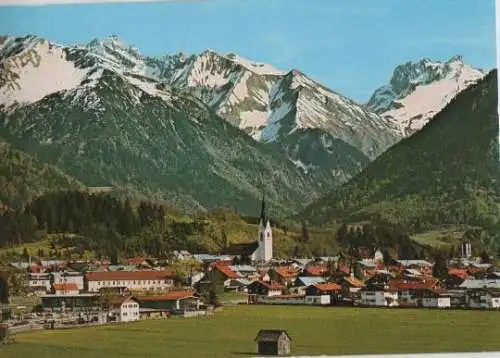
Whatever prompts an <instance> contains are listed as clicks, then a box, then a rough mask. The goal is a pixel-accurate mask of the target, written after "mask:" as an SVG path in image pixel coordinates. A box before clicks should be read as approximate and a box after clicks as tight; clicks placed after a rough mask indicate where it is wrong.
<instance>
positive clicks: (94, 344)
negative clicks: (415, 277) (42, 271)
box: [0, 305, 500, 358]
mask: <svg viewBox="0 0 500 358" xmlns="http://www.w3.org/2000/svg"><path fill="white" fill-rule="evenodd" d="M273 328H277V329H285V330H287V331H288V333H289V334H290V336H291V337H292V339H293V342H292V354H293V355H295V354H297V355H299V354H303V355H320V354H333V355H337V354H339V355H340V354H372V353H415V352H470V351H500V341H499V340H498V336H499V335H500V312H495V311H462V310H460V311H459V310H450V311H442V310H425V309H419V310H414V309H398V310H390V309H369V308H340V307H338V308H336V307H335V308H334V307H303V306H302V307H301V306H281V307H270V306H257V305H255V306H246V305H243V306H236V307H225V308H224V309H223V311H221V312H217V313H216V314H215V316H214V317H200V318H188V319H181V318H179V319H177V318H171V319H167V320H152V321H139V322H135V323H129V324H122V325H116V326H100V327H92V328H81V329H70V330H56V331H50V330H45V331H36V332H29V333H23V334H19V335H17V336H16V341H15V343H13V344H12V345H8V346H4V347H1V348H0V357H2V358H3V357H6V358H7V357H9V358H18V357H19V358H21V357H30V356H36V357H39V358H49V357H50V358H68V357H71V358H83V357H88V358H90V357H92V358H101V357H102V358H114V357H116V358H118V357H120V358H126V357H147V358H154V357H244V356H247V357H251V356H256V344H255V342H254V338H255V336H256V335H257V332H258V331H259V330H260V329H273Z"/></svg>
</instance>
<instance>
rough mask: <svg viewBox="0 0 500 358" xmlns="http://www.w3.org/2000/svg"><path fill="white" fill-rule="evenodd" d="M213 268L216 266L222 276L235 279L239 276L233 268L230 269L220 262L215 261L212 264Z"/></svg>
mask: <svg viewBox="0 0 500 358" xmlns="http://www.w3.org/2000/svg"><path fill="white" fill-rule="evenodd" d="M214 268H216V269H217V270H219V271H220V272H221V273H222V274H223V275H224V276H226V277H227V278H230V279H236V278H239V276H238V274H237V273H236V272H234V271H233V270H231V269H230V268H229V267H228V265H225V264H221V263H220V262H217V263H216V264H215V265H214Z"/></svg>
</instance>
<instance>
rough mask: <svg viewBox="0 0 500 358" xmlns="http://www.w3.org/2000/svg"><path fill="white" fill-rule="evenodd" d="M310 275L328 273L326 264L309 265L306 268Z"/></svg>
mask: <svg viewBox="0 0 500 358" xmlns="http://www.w3.org/2000/svg"><path fill="white" fill-rule="evenodd" d="M304 271H305V272H306V273H307V274H308V275H310V276H323V275H324V274H326V273H328V268H327V267H326V266H317V265H309V266H307V267H306V268H305V270H304Z"/></svg>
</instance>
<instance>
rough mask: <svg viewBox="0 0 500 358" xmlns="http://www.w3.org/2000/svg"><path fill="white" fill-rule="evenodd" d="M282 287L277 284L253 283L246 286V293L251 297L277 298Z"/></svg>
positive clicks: (271, 282)
mask: <svg viewBox="0 0 500 358" xmlns="http://www.w3.org/2000/svg"><path fill="white" fill-rule="evenodd" d="M283 289H284V287H283V286H282V285H280V284H279V283H278V282H275V281H270V282H264V281H254V282H252V283H251V284H250V285H249V286H248V293H249V294H251V295H262V296H279V295H281V294H282V293H283Z"/></svg>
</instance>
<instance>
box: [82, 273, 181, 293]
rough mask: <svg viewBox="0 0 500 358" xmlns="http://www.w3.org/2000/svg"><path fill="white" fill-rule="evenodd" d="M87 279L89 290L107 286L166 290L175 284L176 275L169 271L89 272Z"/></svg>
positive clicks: (94, 290) (86, 275)
mask: <svg viewBox="0 0 500 358" xmlns="http://www.w3.org/2000/svg"><path fill="white" fill-rule="evenodd" d="M85 279H86V281H87V290H88V291H89V292H99V290H100V289H102V288H107V287H111V288H127V289H129V290H148V291H164V290H166V289H168V288H170V287H172V286H173V285H174V275H173V274H172V273H170V272H167V271H128V272H123V271H122V272H108V271H105V272H87V273H86V274H85Z"/></svg>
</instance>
